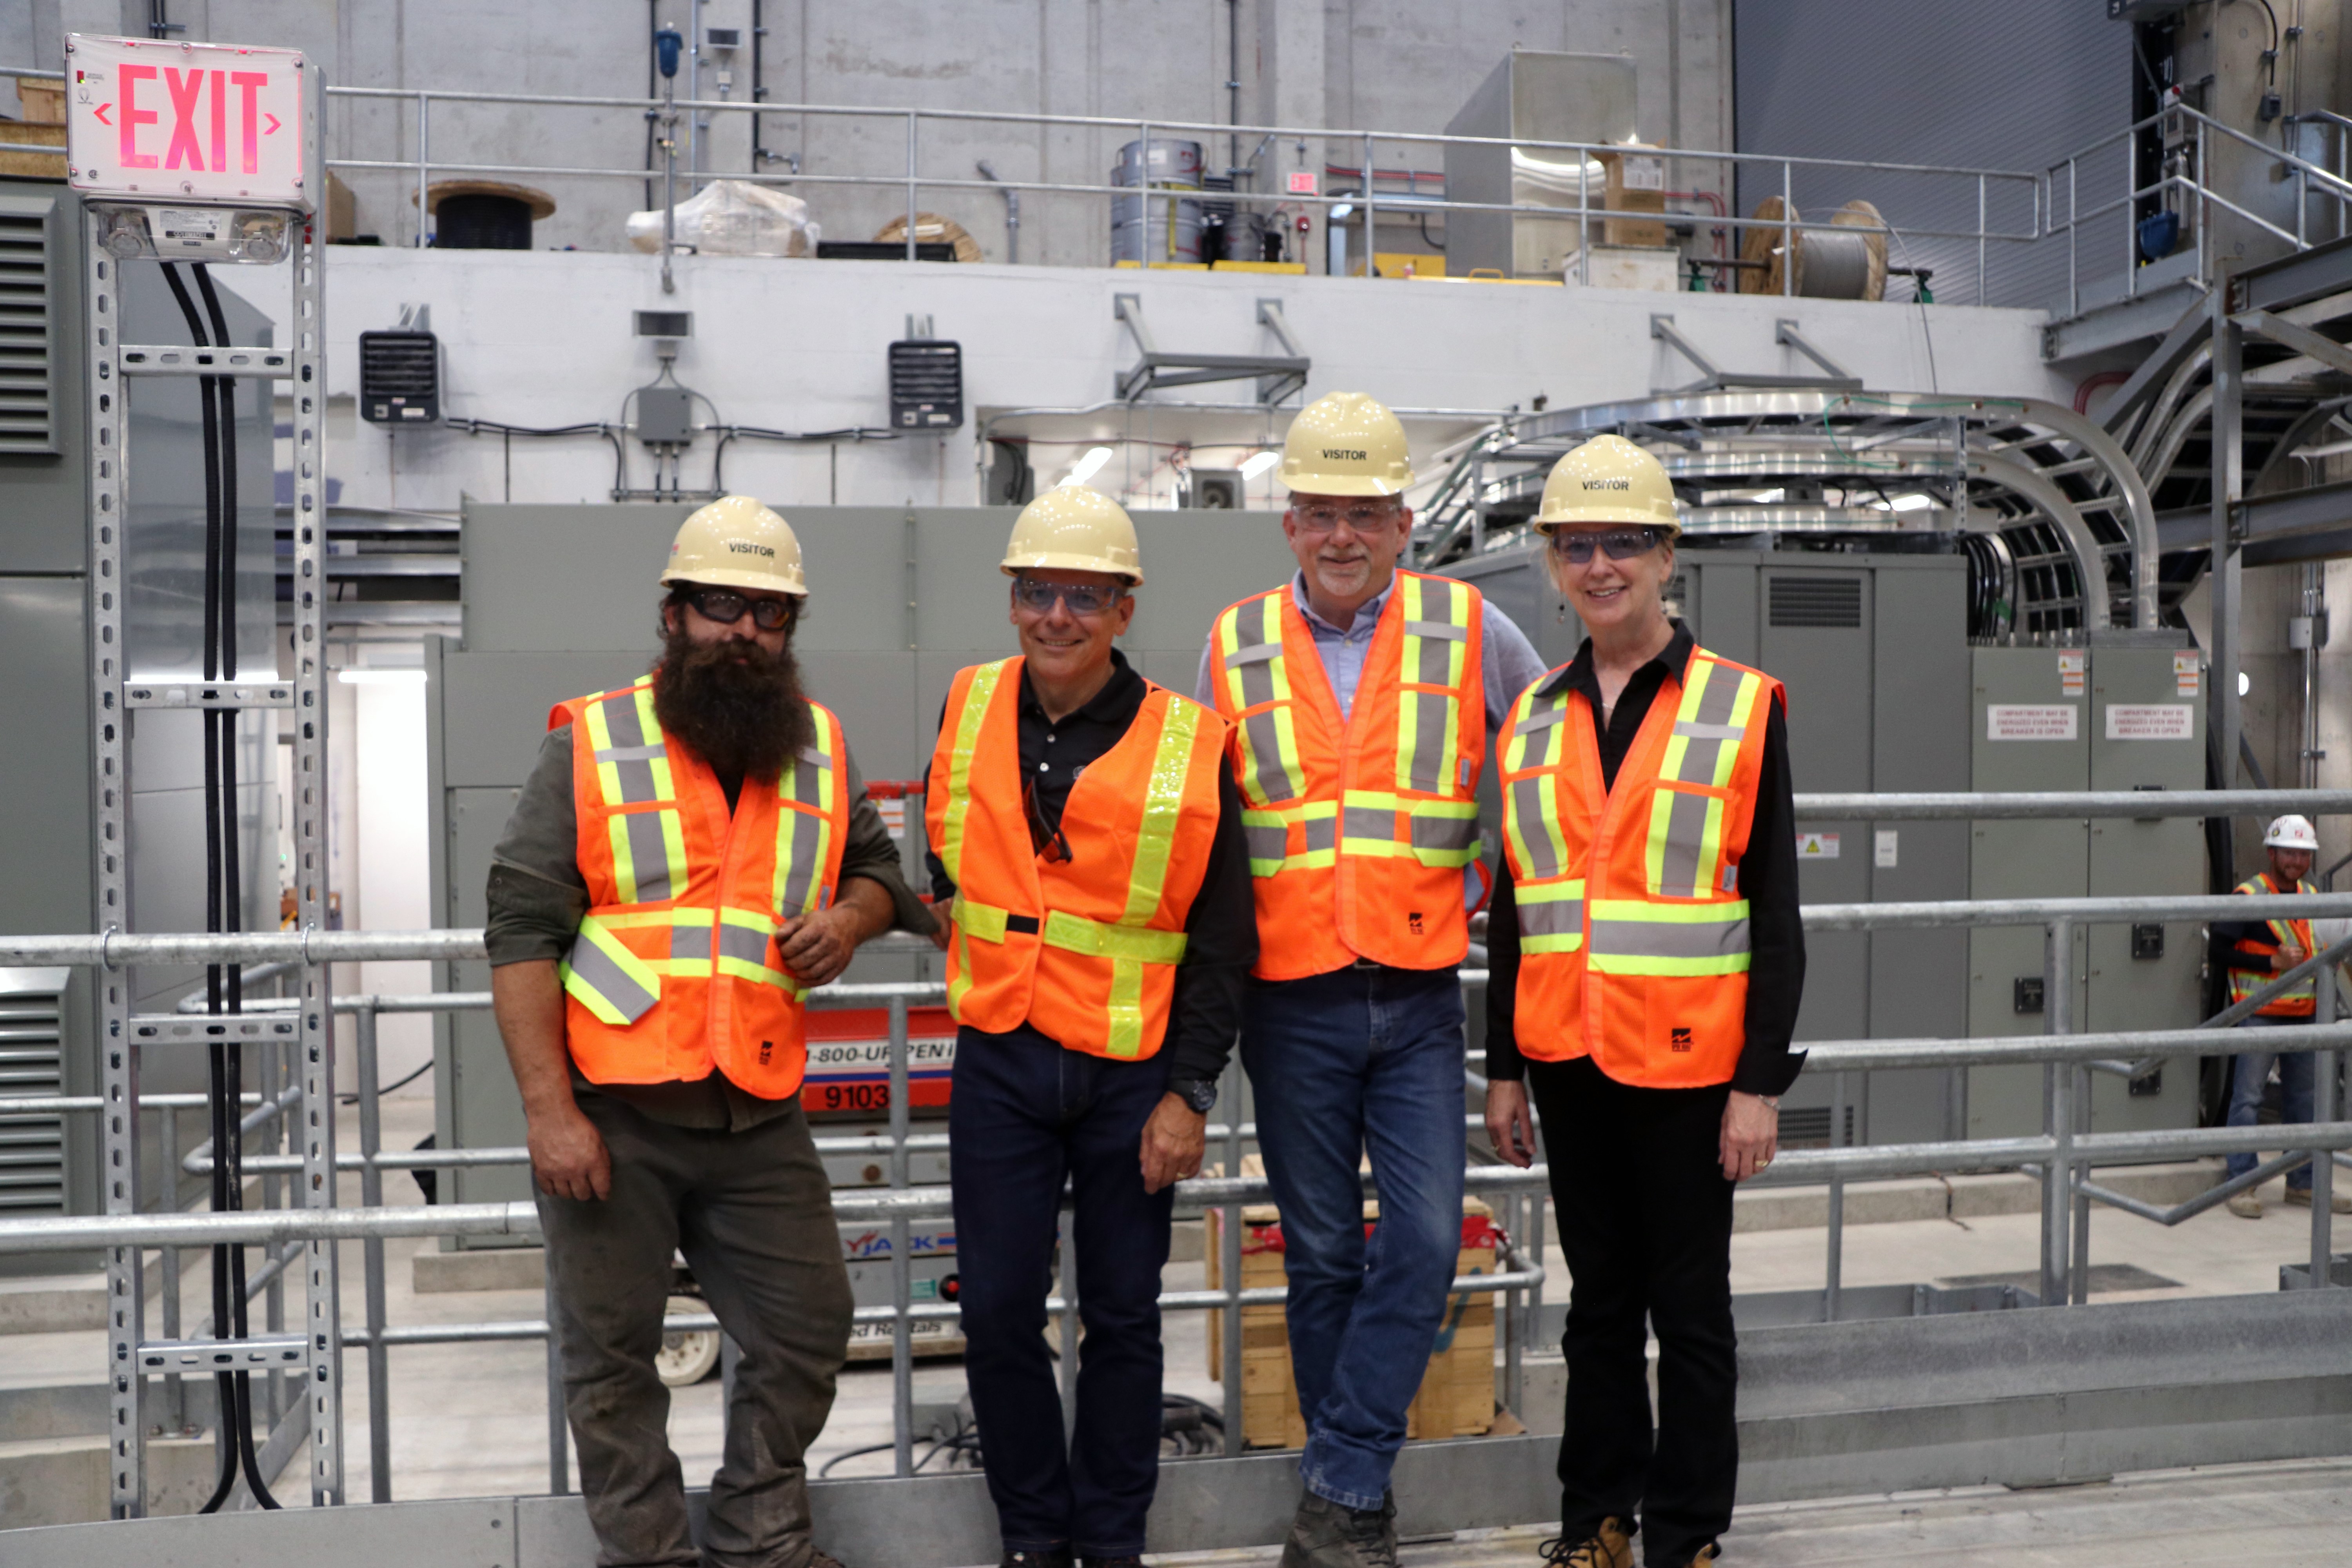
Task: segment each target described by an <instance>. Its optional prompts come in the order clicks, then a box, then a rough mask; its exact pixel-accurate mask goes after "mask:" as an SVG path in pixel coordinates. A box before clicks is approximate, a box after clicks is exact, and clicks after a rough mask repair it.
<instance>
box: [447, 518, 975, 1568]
mask: <svg viewBox="0 0 2352 1568" xmlns="http://www.w3.org/2000/svg"><path fill="white" fill-rule="evenodd" d="M662 582H663V584H664V585H665V586H666V587H667V590H668V593H667V596H666V597H665V598H664V600H663V601H662V605H661V626H662V638H663V644H662V655H661V658H660V659H659V661H658V662H656V664H655V666H654V668H653V670H652V673H651V674H650V675H648V676H647V677H646V679H643V680H640V681H638V682H636V683H635V685H632V686H629V687H625V688H623V689H620V690H616V691H605V692H597V693H594V694H592V695H590V696H586V697H581V698H575V699H573V700H571V701H569V702H564V703H561V704H559V705H558V706H557V707H556V709H555V710H554V711H553V712H552V713H551V714H550V716H549V731H548V734H547V737H546V739H545V741H544V742H542V743H541V748H540V755H539V762H538V763H537V765H536V766H535V767H534V768H533V769H532V772H531V776H530V782H529V783H528V784H525V785H524V786H523V789H522V791H521V794H520V797H519V798H518V799H517V801H516V803H515V809H514V815H513V816H511V817H510V818H509V821H508V823H507V829H506V834H505V836H504V837H503V838H501V839H500V841H499V846H498V848H497V850H496V851H495V853H494V857H493V864H492V866H491V868H490V876H489V920H488V932H487V942H488V949H489V960H490V964H491V971H490V985H491V995H492V999H493V1001H494V1003H495V1005H496V1007H497V1012H498V1020H499V1032H500V1033H501V1034H502V1035H503V1036H504V1037H505V1040H506V1047H507V1058H508V1060H509V1063H510V1064H511V1065H512V1067H513V1068H514V1075H515V1083H516V1086H517V1088H518V1089H520V1091H521V1095H522V1102H523V1110H524V1113H525V1115H526V1116H527V1118H528V1119H529V1122H530V1160H531V1173H532V1175H533V1177H534V1178H535V1180H536V1182H537V1184H538V1187H539V1212H540V1224H541V1229H542V1230H543V1231H544V1232H545V1234H546V1237H547V1268H548V1277H549V1279H550V1281H551V1284H552V1287H553V1289H552V1292H551V1294H552V1304H553V1313H552V1316H553V1319H554V1323H553V1328H554V1331H555V1335H556V1340H557V1343H558V1347H559V1349H560V1352H561V1353H562V1363H563V1382H564V1403H565V1408H566V1414H567V1415H569V1417H570V1420H571V1425H572V1436H573V1439H574V1441H575V1442H576V1443H577V1444H578V1445H579V1451H580V1481H581V1492H582V1494H583V1497H584V1498H585V1500H586V1501H587V1504H588V1516H589V1521H590V1522H591V1523H592V1524H593V1526H594V1528H595V1531H596V1535H597V1539H598V1542H600V1544H601V1546H602V1551H601V1552H600V1554H599V1559H598V1561H599V1562H600V1563H603V1564H605V1565H607V1568H621V1565H623V1564H628V1565H632V1568H635V1565H639V1564H643V1565H646V1568H699V1565H701V1564H704V1563H709V1564H711V1565H712V1568H739V1565H740V1568H754V1565H756V1568H839V1565H838V1564H836V1563H835V1562H834V1560H833V1559H832V1558H830V1557H828V1556H826V1555H825V1554H824V1552H820V1551H818V1550H817V1549H816V1544H815V1542H814V1539H813V1538H812V1536H811V1534H810V1521H809V1507H808V1489H807V1469H806V1466H805V1464H804V1462H803V1454H804V1453H805V1452H806V1450H807V1447H808V1445H809V1443H810V1442H811V1441H812V1440H813V1439H814V1437H815V1436H816V1435H817V1433H818V1432H819V1431H820V1430H821V1429H822V1428H823V1427H824V1421H825V1416H826V1415H827V1413H828V1412H829V1411H830V1410H831V1408H832V1405H833V1396H834V1383H835V1375H836V1373H838V1372H839V1371H840V1367H841V1363H842V1360H843V1356H844V1354H845V1351H846V1349H847V1346H848V1339H849V1324H850V1295H849V1280H848V1274H847V1271H846V1269H845V1267H844V1265H843V1261H842V1253H841V1240H840V1236H839V1234H838V1232H837V1230H836V1229H835V1223H834V1217H833V1204H832V1197H831V1190H830V1184H829V1183H828V1182H827V1180H826V1177H825V1173H824V1165H823V1163H821V1162H820V1161H819V1160H818V1158H817V1153H816V1149H815V1146H814V1142H812V1141H811V1138H810V1134H809V1126H808V1120H807V1118H806V1117H805V1116H804V1115H803V1112H802V1109H801V1104H800V1099H799V1091H800V1086H801V1075H802V1071H803V1066H804V1064H805V1062H806V1059H807V1053H806V1050H805V1047H804V1045H803V1039H804V1029H803V1024H804V1006H805V998H806V995H807V993H808V991H809V990H810V988H811V987H814V986H817V985H822V984H825V983H827V982H828V981H831V980H832V979H834V978H835V976H837V975H838V974H839V973H841V972H842V970H843V969H844V968H845V967H846V966H847V964H848V963H849V960H850V957H851V955H852V954H853V953H854V952H856V948H857V946H858V944H859V943H860V942H865V941H866V940H867V939H869V938H871V937H874V936H877V935H878V934H880V933H881V932H882V931H885V930H887V929H888V928H889V927H890V926H892V925H894V924H895V925H898V926H901V927H904V928H905V929H908V930H910V931H917V932H919V933H921V934H923V935H925V936H929V934H930V933H931V929H932V923H933V922H932V921H931V917H930V913H929V910H927V909H926V908H925V907H924V905H923V904H922V903H921V902H920V901H919V900H917V899H916V897H915V895H914V894H913V893H912V892H911V891H910V890H909V889H908V887H907V885H906V883H905V881H904V879H902V878H901V876H900V874H899V869H898V850H897V848H896V847H895V846H893V845H892V843H891V841H890V837H889V833H888V830H887V828H885V827H884V826H883V825H882V819H881V816H880V815H879V814H878V813H877V811H876V810H875V808H874V805H873V804H872V803H871V802H870V801H868V800H867V799H866V786H865V784H864V782H863V781H862V780H861V779H860V778H859V776H858V773H857V768H856V763H853V762H852V761H851V760H850V756H849V748H848V745H847V743H846V742H845V740H844V738H843V735H842V732H841V724H840V721H838V720H836V719H835V717H834V715H833V714H832V713H831V712H829V711H827V710H825V709H824V708H823V707H821V706H819V705H818V704H816V703H814V702H811V701H810V700H808V699H807V697H806V696H804V695H803V692H802V690H801V685H800V672H799V668H798V665H797V663H796V662H795V660H794V659H793V651H792V637H793V627H794V626H795V625H796V624H797V623H798V621H799V618H800V615H801V606H802V605H803V604H804V603H805V602H806V595H807V584H806V582H805V580H804V578H803V573H802V570H801V552H800V543H799V542H798V541H797V540H796V539H795V538H794V537H793V531H792V528H791V526H790V525H789V524H787V523H786V522H785V521H784V520H783V519H782V518H781V517H779V516H777V515H776V514H775V513H774V512H773V511H771V510H768V508H766V507H764V506H762V505H761V504H760V503H759V502H758V501H756V500H751V499H750V498H748V497H742V496H730V497H727V498H726V499H724V500H718V501H714V502H712V503H711V504H710V505H709V506H707V507H704V508H702V509H701V510H698V511H697V512H695V513H694V514H693V515H692V516H691V517H689V518H688V519H687V520H686V523H685V525H684V526H683V527H682V528H680V529H679V531H678V534H677V542H675V543H673V544H672V545H671V547H670V560H669V566H668V569H667V571H665V572H664V573H663V574H662ZM679 1251H683V1252H684V1253H685V1255H686V1259H687V1262H688V1265H689V1266H691V1268H693V1270H694V1275H695V1279H696V1280H697V1282H698V1283H699V1284H700V1286H701V1287H702V1289H703V1291H704V1293H705V1295H706V1296H707V1297H708V1298H709V1303H710V1308H711V1310H712V1312H713V1313H715V1314H716V1315H717V1317H718V1319H719V1325H720V1326H721V1327H722V1328H723V1329H724V1330H725V1331H727V1332H728V1333H729V1334H730V1336H731V1337H732V1338H733V1339H734V1341H735V1342H736V1344H737V1345H738V1346H739V1347H740V1351H741V1356H740V1360H739V1361H738V1363H737V1366H736V1373H735V1386H734V1393H733V1397H732V1401H731V1403H730V1407H729V1410H728V1422H727V1447H726V1453H725V1457H724V1459H723V1461H722V1462H721V1464H720V1466H719V1472H718V1474H717V1475H715V1476H714V1477H713V1478H712V1479H711V1483H710V1503H709V1514H708V1518H707V1521H706V1525H705V1529H704V1532H703V1533H704V1538H705V1539H704V1542H703V1545H702V1548H701V1550H700V1552H697V1549H696V1547H695V1544H694V1542H693V1540H692V1539H691V1537H690V1536H689V1534H688V1527H687V1512H686V1494H685V1489H684V1485H683V1482H682V1479H681V1477H680V1474H679V1468H678V1462H677V1456H676V1455H675V1454H673V1453H672V1452H671V1451H670V1447H669V1443H668V1438H667V1418H668V1413H669V1391H668V1390H667V1388H666V1387H664V1386H663V1384H662V1382H661V1378H660V1376H659V1374H658V1373H656V1370H655V1366H654V1357H655V1355H656V1352H658V1351H659V1350H660V1349H661V1343H662V1314H663V1310H664V1308H665V1306H666V1304H667V1299H668V1296H669V1293H670V1285H671V1258H672V1255H673V1254H674V1253H676V1252H679Z"/></svg>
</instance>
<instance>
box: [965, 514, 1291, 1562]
mask: <svg viewBox="0 0 2352 1568" xmlns="http://www.w3.org/2000/svg"><path fill="white" fill-rule="evenodd" d="M1003 570H1004V572H1005V573H1006V574H1007V575H1009V576H1011V577H1012V579H1013V592H1012V600H1013V603H1012V618H1013V630H1014V631H1015V632H1016V633H1017V634H1018V635H1019V637H1020V640H1021V653H1020V655H1019V657H1017V658H1008V659H1002V660H999V661H998V662H996V663H994V664H984V665H979V666H976V667H974V668H970V669H966V670H963V671H962V672H961V673H960V674H958V675H957V677H956V678H955V682H954V685H953V686H952V688H951V689H950V692H949V695H948V700H947V707H946V710H945V711H944V712H943V713H942V715H941V718H940V738H939V744H938V747H937V749H936V750H935V751H934V752H932V756H931V765H930V772H929V776H928V780H927V783H926V786H925V788H926V794H925V796H924V808H923V809H924V816H925V821H926V825H927V826H928V827H929V835H930V845H931V850H932V857H931V860H930V866H931V881H932V889H933V892H934V894H935V895H936V897H937V900H938V907H942V908H944V907H950V906H949V900H950V899H952V900H953V904H952V906H951V907H952V909H953V910H954V922H953V927H952V931H951V933H950V932H945V931H943V932H942V933H940V937H939V938H938V940H939V941H940V944H941V945H942V946H944V947H945V948H946V949H947V950H948V1005H949V1007H950V1009H951V1010H952V1011H953V1013H954V1015H955V1018H956V1023H957V1030H956V1058H955V1081H954V1088H953V1094H952V1098H951V1099H950V1102H949V1111H948V1132H949V1148H950V1153H949V1162H950V1170H949V1175H950V1180H951V1182H952V1183H953V1184H954V1189H955V1219H956V1251H957V1257H958V1258H959V1263H958V1268H959V1270H960V1273H961V1280H960V1284H961V1294H960V1296H959V1300H960V1302H961V1307H962V1310H963V1333H964V1340H965V1342H966V1346H967V1348H966V1350H965V1352H964V1370H965V1373H966V1376H967V1377H968V1378H969V1380H970V1383H971V1401H972V1409H973V1412H974V1414H975V1415H977V1417H978V1419H979V1424H980V1432H981V1452H982V1457H983V1460H984V1463H985V1465H986V1468H987V1472H988V1489H989V1495H990V1497H992V1499H993V1500H995V1503H996V1515H997V1524H998V1530H999V1533H1000V1534H1001V1536H1002V1537H1003V1544H1004V1562H1005V1563H1007V1564H1019V1565H1024V1568H1027V1565H1036V1568H1066V1564H1067V1563H1069V1561H1070V1559H1071V1558H1072V1557H1076V1558H1078V1559H1080V1560H1081V1561H1083V1562H1085V1563H1089V1564H1097V1563H1099V1564H1135V1563H1138V1562H1139V1557H1140V1555H1141V1553H1142V1552H1143V1530H1144V1515H1145V1514H1146V1512H1148V1511H1149V1510H1150V1507H1151V1498H1152V1493H1153V1491H1154V1489H1156V1487H1157V1485H1158V1479H1159V1464H1160V1371H1161V1356H1160V1306H1159V1298H1160V1270H1161V1268H1163V1267H1164V1266H1165V1265H1166V1263H1167V1261H1168V1236H1169V1223H1170V1219H1171V1215H1172V1212H1173V1209H1174V1203H1175V1193H1174V1191H1173V1190H1172V1189H1173V1185H1174V1184H1175V1183H1176V1182H1178V1181H1179V1180H1181V1179H1182V1178H1184V1177H1186V1176H1191V1175H1193V1174H1195V1173H1198V1172H1199V1170H1200V1168H1201V1151H1202V1135H1203V1131H1204V1129H1205V1128H1206V1125H1207V1115H1208V1110H1209V1108H1210V1107H1211V1106H1212V1105H1213V1104H1214V1103H1215V1101H1216V1096H1217V1088H1216V1086H1217V1078H1218V1075H1219V1074H1220V1073H1221V1072H1223V1069H1224V1065H1225V1059H1226V1058H1227V1056H1228V1055H1229V1054H1230V1052H1231V1050H1232V1048H1233V1038H1234V1028H1235V1025H1236V1019H1237V1015H1238V1012H1239V1006H1240V1002H1241V991H1242V984H1243V980H1244V976H1245V975H1246V974H1247V973H1248V971H1249V966H1250V963H1251V962H1252V961H1253V960H1254V959H1255V957H1256V956H1257V931H1256V927H1255V923H1254V921H1253V920H1252V911H1251V908H1250V894H1249V868H1248V863H1247V858H1246V851H1245V849H1244V845H1243V842H1242V834H1241V818H1240V812H1241V806H1240V801H1239V798H1238V796H1237V795H1236V794H1235V792H1234V785H1233V781H1232V780H1231V778H1230V777H1229V776H1228V775H1227V773H1226V771H1225V765H1224V747H1225V726H1224V724H1223V721H1221V720H1219V719H1218V718H1217V716H1216V715H1215V714H1213V713H1211V712H1209V711H1207V710H1204V709H1202V708H1201V707H1200V706H1198V705H1197V704H1195V703H1193V702H1192V700H1189V699H1187V698H1184V697H1180V696H1178V695H1177V694H1175V693H1174V692H1171V691H1169V690H1167V689H1165V688H1162V687H1158V686H1154V685H1152V684H1150V682H1148V681H1146V680H1145V679H1143V678H1142V677H1141V676H1139V675H1138V674H1136V673H1135V671H1134V670H1133V669H1132V668H1129V665H1128V662H1127V660H1126V658H1125V657H1124V656H1122V655H1121V654H1120V653H1119V651H1118V648H1117V647H1114V646H1112V644H1113V639H1115V638H1116V637H1118V636H1120V635H1121V634H1122V633H1124V632H1125V631H1126V630H1127V626H1128V622H1129V619H1131V618H1132V617H1133V616H1134V614H1135V599H1134V597H1133V595H1132V594H1131V593H1130V590H1131V589H1133V588H1135V587H1137V586H1139V585H1140V584H1141V583H1142V582H1143V571H1142V565H1141V562H1140V559H1139V555H1138V552H1137V550H1136V542H1135V524H1134V523H1133V522H1132V521H1129V518H1128V515H1127V513H1126V512H1124V511H1122V510H1119V507H1118V504H1117V503H1116V502H1114V501H1112V500H1110V499H1109V498H1108V497H1106V496H1102V495H1098V494H1097V493H1096V492H1095V491H1093V490H1090V489H1085V488H1083V487H1079V486H1066V487H1064V488H1062V489H1055V490H1053V491H1050V492H1048V493H1047V494H1045V495H1044V496H1041V497H1039V498H1038V499H1037V500H1034V501H1033V502H1031V503H1030V504H1029V506H1028V507H1027V508H1026V509H1024V510H1023V511H1022V513H1021V516H1020V518H1019V520H1018V521H1015V522H1014V524H1013V538H1012V542H1011V544H1010V545H1009V546H1008V548H1007V549H1006V551H1005V555H1004V561H1003ZM1065 1178H1067V1180H1068V1182H1069V1184H1070V1186H1071V1189H1072V1195H1073V1201H1074V1205H1075V1213H1074V1215H1073V1226H1074V1229H1073V1235H1072V1242H1073V1246H1074V1248H1075V1251H1076V1266H1077V1267H1076V1272H1077V1300H1078V1314H1079V1321H1081V1323H1082V1324H1083V1325H1084V1327H1085V1330H1086V1340H1085V1345H1084V1350H1083V1352H1082V1354H1081V1356H1080V1359H1079V1371H1078V1384H1077V1425H1076V1430H1075V1432H1073V1433H1069V1434H1066V1433H1065V1432H1064V1430H1063V1426H1062V1401H1061V1395H1060V1393H1059V1392H1058V1390H1057V1389H1056V1387H1055V1378H1054V1369H1053V1363H1052V1362H1051V1360H1050V1359H1049V1356H1048V1354H1047V1351H1046V1345H1045V1298H1046V1297H1047V1295H1048V1294H1050V1293H1051V1289H1052V1286H1053V1262H1054V1247H1055V1230H1056V1226H1057V1223H1058V1218H1059V1212H1060V1209H1061V1204H1062V1187H1063V1183H1064V1180H1065Z"/></svg>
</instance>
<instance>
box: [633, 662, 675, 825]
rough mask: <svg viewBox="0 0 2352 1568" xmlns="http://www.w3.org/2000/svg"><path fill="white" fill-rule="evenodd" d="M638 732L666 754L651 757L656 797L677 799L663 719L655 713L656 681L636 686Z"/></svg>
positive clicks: (657, 798)
mask: <svg viewBox="0 0 2352 1568" xmlns="http://www.w3.org/2000/svg"><path fill="white" fill-rule="evenodd" d="M636 702H637V732H638V733H639V734H641V735H643V736H645V738H646V743H647V744H649V745H656V746H660V747H662V748H663V752H664V754H663V755H661V756H658V757H654V758H651V759H649V760H650V762H651V763H652V766H653V771H654V798H655V799H656V800H676V799H677V783H676V782H675V780H673V778H672V777H671V775H670V771H669V756H668V754H667V751H668V744H669V742H668V739H667V737H666V736H665V735H664V734H663V733H662V727H661V721H660V720H659V719H658V718H656V717H655V715H654V683H653V682H652V681H650V680H648V681H645V682H643V683H642V684H640V685H639V686H638V687H637V688H636Z"/></svg>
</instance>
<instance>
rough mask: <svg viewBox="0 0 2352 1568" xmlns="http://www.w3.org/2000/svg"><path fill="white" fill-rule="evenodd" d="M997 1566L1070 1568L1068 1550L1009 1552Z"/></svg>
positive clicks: (1001, 1567)
mask: <svg viewBox="0 0 2352 1568" xmlns="http://www.w3.org/2000/svg"><path fill="white" fill-rule="evenodd" d="M997 1568H1070V1554H1069V1553H1068V1552H1006V1553H1005V1554H1004V1561H1003V1563H999V1564H997Z"/></svg>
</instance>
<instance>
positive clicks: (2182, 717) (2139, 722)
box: [2107, 702, 2197, 741]
mask: <svg viewBox="0 0 2352 1568" xmlns="http://www.w3.org/2000/svg"><path fill="white" fill-rule="evenodd" d="M2196 738H2197V710H2196V707H2195V706H2194V705H2193V704H2190V703H2187V702H2110V703H2108V704H2107V739H2108V740H2110V741H2193V740H2195V739H2196Z"/></svg>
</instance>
